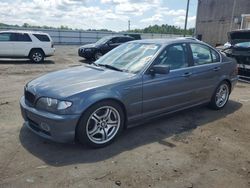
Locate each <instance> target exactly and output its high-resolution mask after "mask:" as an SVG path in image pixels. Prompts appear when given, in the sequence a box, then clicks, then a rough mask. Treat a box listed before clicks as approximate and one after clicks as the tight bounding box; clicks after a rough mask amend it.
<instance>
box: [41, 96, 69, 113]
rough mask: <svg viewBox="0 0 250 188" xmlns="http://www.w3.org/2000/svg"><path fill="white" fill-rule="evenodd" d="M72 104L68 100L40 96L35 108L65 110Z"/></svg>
mask: <svg viewBox="0 0 250 188" xmlns="http://www.w3.org/2000/svg"><path fill="white" fill-rule="evenodd" d="M71 105H72V102H70V101H61V100H58V99H53V98H49V97H41V98H40V99H38V101H37V103H36V108H38V109H41V110H46V111H50V112H56V111H60V110H65V109H67V108H69V107H70V106H71Z"/></svg>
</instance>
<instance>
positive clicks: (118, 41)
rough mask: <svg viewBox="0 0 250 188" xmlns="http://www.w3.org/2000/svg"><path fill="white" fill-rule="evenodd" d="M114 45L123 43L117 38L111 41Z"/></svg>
mask: <svg viewBox="0 0 250 188" xmlns="http://www.w3.org/2000/svg"><path fill="white" fill-rule="evenodd" d="M111 41H112V43H121V42H120V38H119V37H115V38H112V39H111Z"/></svg>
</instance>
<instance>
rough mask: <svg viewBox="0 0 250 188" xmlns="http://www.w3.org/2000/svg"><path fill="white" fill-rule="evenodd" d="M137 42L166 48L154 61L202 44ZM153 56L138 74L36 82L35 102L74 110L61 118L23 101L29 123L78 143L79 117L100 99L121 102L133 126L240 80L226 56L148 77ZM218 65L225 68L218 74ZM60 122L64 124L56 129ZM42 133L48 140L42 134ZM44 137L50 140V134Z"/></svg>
mask: <svg viewBox="0 0 250 188" xmlns="http://www.w3.org/2000/svg"><path fill="white" fill-rule="evenodd" d="M133 42H148V43H152V42H154V43H158V44H161V45H162V47H161V49H160V50H159V52H158V53H157V54H156V55H155V57H157V56H158V54H159V53H160V52H161V51H162V50H163V49H164V48H165V47H166V46H168V45H170V44H174V43H177V42H178V43H190V42H192V43H200V42H197V41H194V40H147V41H133ZM204 45H206V44H204ZM107 55H108V54H107ZM155 57H154V58H155ZM154 58H153V59H152V61H151V62H149V65H148V67H146V68H145V69H143V70H142V71H141V72H140V73H138V74H131V73H124V72H118V71H113V70H109V69H105V68H98V67H95V66H89V65H88V66H81V67H74V68H70V69H66V70H62V71H57V72H53V73H49V74H46V75H44V76H42V77H39V78H37V79H34V80H32V81H31V82H29V83H28V84H27V85H26V89H27V90H28V91H30V92H32V93H34V94H35V95H36V100H37V99H38V98H40V97H42V96H46V97H51V98H56V99H61V100H68V101H72V102H73V106H72V107H70V108H68V109H67V110H65V111H61V112H60V113H59V112H58V114H52V113H48V112H43V111H39V110H36V109H35V108H33V107H29V106H27V105H26V104H25V100H24V98H22V99H21V102H20V104H21V109H22V114H23V116H24V119H25V120H27V116H29V117H30V118H31V119H32V118H33V121H37V122H47V123H48V124H49V125H50V126H51V127H53V129H52V130H51V131H52V133H51V134H52V136H51V137H49V138H50V139H54V140H56V141H58V140H61V141H69V140H73V139H74V134H73V133H74V131H75V128H76V126H77V122H78V119H79V117H80V116H81V115H82V114H83V113H84V111H85V110H86V109H87V108H89V107H90V106H91V105H93V104H94V103H96V102H98V101H101V100H106V99H113V100H116V101H118V102H119V103H121V104H122V105H123V106H124V107H125V110H126V114H127V122H128V126H131V125H133V124H136V123H138V122H140V121H142V120H145V119H149V118H152V117H155V116H158V115H162V114H165V113H171V112H174V111H177V110H181V109H185V108H189V107H192V106H195V105H199V104H202V103H207V102H209V101H210V99H211V96H212V94H213V93H214V91H215V88H216V87H217V86H218V84H219V83H220V82H221V81H222V80H228V81H229V82H230V83H232V86H233V85H234V84H235V83H236V81H237V76H233V75H232V74H233V72H234V70H235V67H236V64H235V63H234V62H231V61H230V59H228V58H226V57H223V59H224V61H223V62H218V63H211V64H207V65H201V66H191V67H187V68H182V69H178V70H173V71H170V73H169V74H165V75H158V74H156V75H155V76H152V75H150V74H147V72H146V69H148V68H149V67H150V66H151V64H152V63H153V61H154ZM221 59H222V58H221ZM216 67H219V68H220V69H219V70H217V71H216V70H214V69H215V68H216ZM187 72H191V73H192V75H191V76H189V77H185V76H184V74H185V73H187ZM59 124H61V125H62V126H61V127H60V128H58V129H57V128H56V127H59V126H60V125H59ZM28 126H29V125H28ZM69 129H70V130H69ZM38 134H40V133H38ZM40 135H41V136H44V134H42V133H41V134H40ZM58 135H59V136H58ZM62 135H64V136H62ZM54 136H55V137H56V138H54ZM45 137H47V138H48V136H46V135H45ZM58 137H59V138H60V139H59V138H58Z"/></svg>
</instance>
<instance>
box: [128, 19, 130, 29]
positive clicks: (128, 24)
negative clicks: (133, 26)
mask: <svg viewBox="0 0 250 188" xmlns="http://www.w3.org/2000/svg"><path fill="white" fill-rule="evenodd" d="M128 31H130V20H128Z"/></svg>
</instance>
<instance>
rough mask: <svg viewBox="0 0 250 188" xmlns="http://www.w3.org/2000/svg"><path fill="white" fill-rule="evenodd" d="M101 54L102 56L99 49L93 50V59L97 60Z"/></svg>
mask: <svg viewBox="0 0 250 188" xmlns="http://www.w3.org/2000/svg"><path fill="white" fill-rule="evenodd" d="M101 56H103V54H102V53H101V52H99V51H97V52H95V54H94V60H98V59H99V58H100V57H101Z"/></svg>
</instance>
